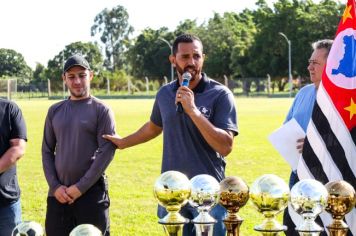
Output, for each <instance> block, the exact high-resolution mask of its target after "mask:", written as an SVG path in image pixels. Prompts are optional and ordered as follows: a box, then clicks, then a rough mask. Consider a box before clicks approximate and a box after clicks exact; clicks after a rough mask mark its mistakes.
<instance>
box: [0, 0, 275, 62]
mask: <svg viewBox="0 0 356 236" xmlns="http://www.w3.org/2000/svg"><path fill="white" fill-rule="evenodd" d="M255 2H256V1H255V0H179V1H172V0H150V1H148V0H11V1H10V0H4V1H1V3H0V48H6V49H13V50H15V51H17V52H18V53H21V54H22V55H23V56H24V58H25V61H26V62H27V64H28V65H29V66H30V67H32V68H33V69H34V68H35V66H36V63H41V64H43V65H45V66H47V62H48V60H50V59H52V58H53V57H54V56H55V55H57V54H58V53H59V52H60V51H62V50H63V49H64V48H65V46H66V45H68V44H70V43H73V42H77V41H82V42H89V41H93V40H94V38H92V37H91V36H90V28H91V26H92V25H93V24H94V18H95V16H96V15H97V14H99V13H100V12H101V11H102V10H103V9H105V8H108V9H112V8H113V7H115V6H117V5H121V6H123V7H125V8H126V10H127V12H128V14H129V24H130V25H132V26H133V27H134V29H135V33H134V34H135V35H138V34H139V33H140V32H141V31H142V30H143V29H145V28H147V27H150V28H152V29H159V28H160V27H163V26H165V27H168V28H169V30H174V29H175V28H176V26H177V25H178V24H179V23H180V22H182V21H184V20H185V19H191V20H197V22H198V23H202V22H204V21H207V20H208V19H209V18H211V17H212V16H213V15H214V13H220V14H222V13H224V12H241V11H242V10H243V9H245V8H249V9H255V8H256V6H255ZM267 2H269V3H272V2H275V0H267Z"/></svg>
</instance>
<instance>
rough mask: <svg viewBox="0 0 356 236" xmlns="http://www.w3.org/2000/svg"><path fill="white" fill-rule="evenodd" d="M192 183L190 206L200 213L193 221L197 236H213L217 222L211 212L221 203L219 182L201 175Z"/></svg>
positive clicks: (194, 178)
mask: <svg viewBox="0 0 356 236" xmlns="http://www.w3.org/2000/svg"><path fill="white" fill-rule="evenodd" d="M190 183H191V188H192V193H191V195H190V198H189V204H190V205H191V206H192V207H194V208H196V209H197V211H198V212H199V215H198V216H197V217H195V218H194V219H193V220H192V222H193V223H194V226H195V230H196V235H206V236H211V235H213V228H214V224H215V223H216V220H215V219H214V218H213V217H212V216H211V215H210V214H209V211H210V209H211V208H212V207H213V206H215V205H216V204H217V203H218V202H219V192H220V185H219V182H218V181H217V180H216V179H215V178H214V177H212V176H210V175H206V174H201V175H197V176H194V177H193V178H192V179H191V180H190Z"/></svg>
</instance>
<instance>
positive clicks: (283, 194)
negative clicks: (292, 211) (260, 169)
mask: <svg viewBox="0 0 356 236" xmlns="http://www.w3.org/2000/svg"><path fill="white" fill-rule="evenodd" d="M250 198H251V200H252V203H253V204H254V205H255V207H256V208H257V210H258V211H259V212H261V213H262V214H263V216H264V218H265V219H264V221H263V222H262V224H260V225H257V226H255V227H254V230H256V231H259V232H261V233H262V235H265V236H274V235H278V234H279V232H282V231H286V230H287V227H286V226H284V225H281V224H280V223H278V222H277V220H276V219H275V217H276V215H277V214H278V213H280V212H281V211H283V210H284V209H285V208H286V207H287V205H288V199H289V187H288V185H287V184H286V183H285V182H284V180H283V179H281V178H280V177H278V176H276V175H273V174H266V175H262V176H261V177H259V178H258V179H257V180H255V182H254V183H253V184H252V186H251V190H250Z"/></svg>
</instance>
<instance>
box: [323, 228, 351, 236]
mask: <svg viewBox="0 0 356 236" xmlns="http://www.w3.org/2000/svg"><path fill="white" fill-rule="evenodd" d="M326 228H327V229H328V231H329V235H330V236H346V235H347V231H349V228H348V227H343V228H341V227H339V228H333V227H330V226H326Z"/></svg>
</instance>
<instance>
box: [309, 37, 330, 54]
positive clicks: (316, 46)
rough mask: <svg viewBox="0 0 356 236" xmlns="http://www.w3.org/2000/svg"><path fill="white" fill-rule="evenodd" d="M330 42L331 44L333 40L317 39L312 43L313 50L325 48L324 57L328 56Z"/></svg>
mask: <svg viewBox="0 0 356 236" xmlns="http://www.w3.org/2000/svg"><path fill="white" fill-rule="evenodd" d="M332 44H333V40H331V39H322V40H318V41H316V42H314V43H312V48H313V49H314V50H315V49H325V50H326V55H325V57H328V55H329V52H330V49H331V46H332Z"/></svg>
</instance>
